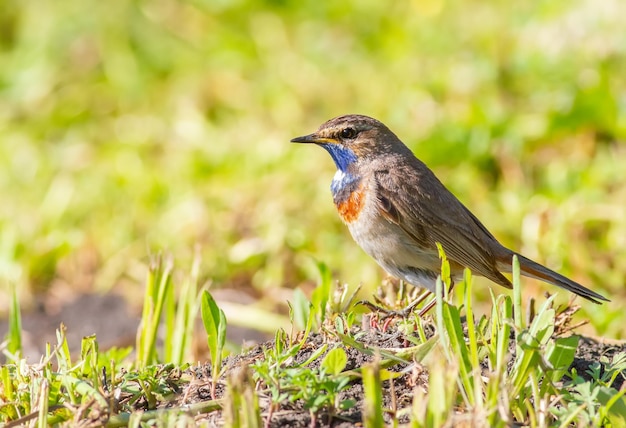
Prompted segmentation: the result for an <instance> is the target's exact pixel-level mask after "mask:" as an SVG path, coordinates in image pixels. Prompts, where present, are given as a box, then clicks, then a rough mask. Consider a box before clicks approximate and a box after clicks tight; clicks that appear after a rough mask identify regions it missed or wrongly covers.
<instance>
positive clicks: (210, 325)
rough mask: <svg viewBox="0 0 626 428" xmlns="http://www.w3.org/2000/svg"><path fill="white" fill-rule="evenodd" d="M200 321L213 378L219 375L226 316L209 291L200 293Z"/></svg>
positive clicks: (224, 340)
mask: <svg viewBox="0 0 626 428" xmlns="http://www.w3.org/2000/svg"><path fill="white" fill-rule="evenodd" d="M200 312H201V314H202V323H203V324H204V329H205V330H206V333H207V343H208V346H209V352H210V354H211V366H212V369H213V370H212V374H213V378H214V380H216V379H217V377H219V374H220V371H221V365H222V351H223V349H224V343H225V342H226V316H225V315H224V311H222V310H221V309H220V308H219V307H218V306H217V303H216V302H215V299H213V296H211V293H209V292H208V291H206V290H205V291H204V292H203V293H202V304H201V306H200Z"/></svg>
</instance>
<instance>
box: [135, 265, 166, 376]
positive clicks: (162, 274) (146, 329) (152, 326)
mask: <svg viewBox="0 0 626 428" xmlns="http://www.w3.org/2000/svg"><path fill="white" fill-rule="evenodd" d="M173 267H174V265H173V261H172V259H171V257H165V258H164V257H162V256H161V255H157V256H155V257H153V258H152V260H151V261H150V265H149V267H148V276H147V278H146V289H145V293H144V301H143V312H142V315H141V324H140V326H139V330H138V331H137V344H136V349H137V358H136V365H137V368H140V369H141V368H145V367H147V366H148V365H150V364H156V363H157V362H158V356H157V346H156V342H157V332H158V330H159V325H160V323H161V315H162V313H163V308H164V306H165V302H166V298H167V296H168V295H169V289H170V288H171V279H172V269H173Z"/></svg>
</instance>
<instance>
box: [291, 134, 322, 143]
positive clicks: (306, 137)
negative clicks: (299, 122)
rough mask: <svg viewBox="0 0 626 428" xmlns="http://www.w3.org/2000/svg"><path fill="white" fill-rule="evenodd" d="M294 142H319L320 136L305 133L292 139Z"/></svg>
mask: <svg viewBox="0 0 626 428" xmlns="http://www.w3.org/2000/svg"><path fill="white" fill-rule="evenodd" d="M291 142H292V143H317V142H319V138H318V137H317V135H315V134H309V135H303V136H302V137H296V138H292V139H291Z"/></svg>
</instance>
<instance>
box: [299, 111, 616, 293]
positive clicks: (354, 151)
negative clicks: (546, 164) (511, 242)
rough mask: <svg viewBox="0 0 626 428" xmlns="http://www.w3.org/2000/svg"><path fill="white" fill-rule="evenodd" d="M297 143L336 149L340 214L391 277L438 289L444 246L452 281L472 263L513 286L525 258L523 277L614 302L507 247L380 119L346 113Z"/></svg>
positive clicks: (333, 152) (478, 271) (482, 273)
mask: <svg viewBox="0 0 626 428" xmlns="http://www.w3.org/2000/svg"><path fill="white" fill-rule="evenodd" d="M291 142H292V143H307V144H316V145H318V146H321V147H322V148H324V149H325V150H326V151H327V152H328V153H329V154H330V156H331V157H332V159H333V161H334V163H335V166H336V167H337V171H336V173H335V175H334V177H333V179H332V182H331V185H330V190H331V193H332V197H333V201H334V204H335V206H336V208H337V211H338V213H339V216H340V217H341V219H342V220H343V222H344V223H345V224H346V225H347V227H348V229H349V230H350V233H351V235H352V237H353V238H354V240H355V241H356V243H357V244H358V245H359V246H360V247H361V248H362V249H363V250H364V251H365V252H366V253H367V254H368V255H369V256H371V257H372V258H374V260H376V262H377V263H378V264H379V265H380V266H381V267H382V268H383V269H384V270H385V271H387V273H389V274H390V275H391V276H394V277H396V278H398V279H401V280H403V281H405V282H407V283H409V284H411V285H413V286H416V287H419V288H425V289H427V290H428V291H430V292H431V293H435V292H436V283H437V277H438V275H439V274H440V272H441V261H440V258H439V251H438V246H437V244H439V245H440V246H441V247H442V248H443V250H444V252H445V254H446V257H447V259H448V261H449V264H450V277H451V279H452V281H459V280H460V279H462V277H463V272H464V270H465V268H469V269H470V271H472V272H473V273H474V274H477V275H480V276H483V277H486V278H488V279H489V280H491V281H492V282H494V283H496V284H499V285H501V286H503V287H505V288H509V289H511V288H513V287H512V284H511V281H510V280H509V279H508V278H507V277H505V276H504V275H503V272H504V273H510V272H511V271H512V260H513V256H517V258H518V260H519V265H520V273H521V274H522V275H523V276H526V277H530V278H535V279H539V280H541V281H544V282H547V283H550V284H553V285H556V286H558V287H561V288H563V289H565V290H568V291H570V292H572V293H575V294H577V295H579V296H581V297H583V298H585V299H587V300H589V301H591V302H593V303H597V304H599V303H601V302H608V301H610V300H609V299H607V298H606V297H604V296H602V295H601V294H598V293H596V292H595V291H592V290H590V289H588V288H586V287H584V286H583V285H581V284H579V283H577V282H575V281H573V280H571V279H569V278H567V277H565V276H563V275H561V274H559V273H557V272H555V271H553V270H552V269H549V268H547V267H546V266H543V265H541V264H539V263H537V262H535V261H533V260H531V259H529V258H526V257H524V256H522V255H521V254H519V253H517V252H515V251H513V250H510V249H509V248H507V247H505V246H504V245H502V244H501V243H500V242H499V241H498V240H497V239H496V238H495V236H494V235H493V234H492V233H491V232H490V231H489V230H488V229H487V228H486V227H485V226H484V225H483V223H481V221H480V220H479V219H478V218H477V217H476V216H475V215H474V214H472V212H471V211H470V210H469V209H468V208H466V207H465V205H463V203H462V202H461V201H460V200H459V199H457V197H456V196H454V195H453V194H452V192H450V191H449V190H448V189H447V188H446V187H445V186H444V184H443V183H442V182H441V181H440V180H439V179H438V178H437V177H436V176H435V174H434V173H433V171H431V170H430V169H429V168H428V166H426V164H424V163H423V162H422V161H421V160H419V159H418V158H417V157H416V156H415V155H414V154H413V152H412V151H411V150H410V149H409V148H408V147H407V146H406V145H405V144H404V143H403V142H402V141H401V140H400V139H399V138H398V137H397V136H396V134H394V133H393V132H392V131H391V130H390V129H389V128H388V127H387V126H385V125H384V124H383V123H382V122H380V121H378V120H376V119H374V118H372V117H369V116H364V115H357V114H349V115H344V116H339V117H336V118H334V119H331V120H329V121H327V122H325V123H323V124H322V125H321V126H320V127H319V128H318V129H317V131H315V132H313V133H312V134H308V135H304V136H301V137H296V138H293V139H292V140H291Z"/></svg>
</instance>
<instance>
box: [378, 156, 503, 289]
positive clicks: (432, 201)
mask: <svg viewBox="0 0 626 428" xmlns="http://www.w3.org/2000/svg"><path fill="white" fill-rule="evenodd" d="M414 160H415V161H416V162H417V163H416V164H411V165H406V164H403V165H398V166H397V168H396V169H394V170H393V171H391V170H384V171H378V172H377V173H375V178H376V184H377V195H378V199H379V202H380V208H381V210H382V212H383V213H384V215H385V217H386V218H387V219H388V220H389V221H391V222H393V223H395V224H397V225H398V226H400V227H401V228H402V230H404V231H405V232H406V233H407V234H408V235H409V236H411V237H412V238H413V239H414V240H415V241H416V243H417V244H418V245H420V246H422V247H431V248H433V251H436V243H437V242H439V243H440V244H441V246H442V247H443V249H444V251H445V252H446V256H447V257H448V259H449V260H450V261H451V262H452V263H456V264H459V265H461V266H465V267H468V268H470V269H471V270H472V271H473V272H474V273H477V274H479V275H482V276H484V277H486V278H488V279H490V280H491V281H493V282H495V283H497V284H500V285H502V286H504V287H507V288H511V287H512V286H511V282H510V281H509V280H508V279H507V278H506V277H504V276H503V275H502V274H501V273H500V272H499V271H498V270H497V269H496V258H495V255H494V254H493V251H494V249H496V248H494V246H495V245H497V246H498V248H497V249H498V250H505V249H504V247H502V246H501V245H500V244H499V243H498V241H497V240H496V238H495V237H494V236H493V235H492V234H491V233H490V232H489V231H488V230H487V228H485V226H483V224H482V223H481V222H480V221H479V220H478V219H477V218H476V217H475V216H474V215H473V214H472V213H471V212H470V211H469V210H468V209H467V208H465V206H464V205H463V204H462V203H461V202H460V201H459V200H458V199H457V198H456V197H455V196H454V195H453V194H452V193H450V192H449V191H448V189H446V188H445V186H444V185H443V184H442V183H441V182H440V181H439V180H438V179H437V177H435V175H434V174H433V173H432V171H430V170H429V169H428V167H427V166H426V165H424V164H423V163H422V162H421V161H419V160H418V159H416V158H414Z"/></svg>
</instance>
